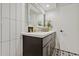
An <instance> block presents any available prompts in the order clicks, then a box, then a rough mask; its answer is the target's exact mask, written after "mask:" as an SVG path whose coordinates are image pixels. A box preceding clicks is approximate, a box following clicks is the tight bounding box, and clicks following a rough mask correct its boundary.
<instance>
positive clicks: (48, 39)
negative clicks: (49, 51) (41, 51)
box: [43, 35, 52, 47]
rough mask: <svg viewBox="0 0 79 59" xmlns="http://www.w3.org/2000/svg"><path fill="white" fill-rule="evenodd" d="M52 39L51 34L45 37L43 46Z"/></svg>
mask: <svg viewBox="0 0 79 59" xmlns="http://www.w3.org/2000/svg"><path fill="white" fill-rule="evenodd" d="M51 39H52V35H49V36H47V37H45V38H44V39H43V47H44V46H45V45H46V44H47V43H48V42H49V41H50V40H51Z"/></svg>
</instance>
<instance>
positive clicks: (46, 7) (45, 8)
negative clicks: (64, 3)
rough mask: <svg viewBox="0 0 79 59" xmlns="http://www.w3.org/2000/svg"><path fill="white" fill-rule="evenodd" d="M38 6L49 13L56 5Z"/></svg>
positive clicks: (43, 4)
mask: <svg viewBox="0 0 79 59" xmlns="http://www.w3.org/2000/svg"><path fill="white" fill-rule="evenodd" d="M39 5H40V7H41V8H42V9H43V10H44V11H50V10H52V9H55V8H56V3H39Z"/></svg>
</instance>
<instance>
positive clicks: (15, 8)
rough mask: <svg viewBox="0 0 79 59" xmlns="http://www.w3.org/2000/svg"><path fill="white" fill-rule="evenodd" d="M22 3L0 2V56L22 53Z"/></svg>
mask: <svg viewBox="0 0 79 59" xmlns="http://www.w3.org/2000/svg"><path fill="white" fill-rule="evenodd" d="M24 6H25V5H24V4H20V3H17V4H15V3H13V4H12V3H10V4H9V3H2V4H1V3H0V56H20V55H22V37H21V32H23V31H24V23H25V21H24V16H25V14H24V13H25V12H24V11H25V9H24Z"/></svg>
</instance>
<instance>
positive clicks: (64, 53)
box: [53, 49, 79, 56]
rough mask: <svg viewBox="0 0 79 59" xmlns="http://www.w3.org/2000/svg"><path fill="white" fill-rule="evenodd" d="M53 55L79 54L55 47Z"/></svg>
mask: <svg viewBox="0 0 79 59" xmlns="http://www.w3.org/2000/svg"><path fill="white" fill-rule="evenodd" d="M53 56H79V54H76V53H71V52H68V51H63V50H60V49H55V50H54V54H53Z"/></svg>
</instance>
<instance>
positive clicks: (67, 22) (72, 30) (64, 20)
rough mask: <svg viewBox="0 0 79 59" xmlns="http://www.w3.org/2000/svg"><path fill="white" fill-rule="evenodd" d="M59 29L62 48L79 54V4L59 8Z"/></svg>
mask: <svg viewBox="0 0 79 59" xmlns="http://www.w3.org/2000/svg"><path fill="white" fill-rule="evenodd" d="M57 29H58V38H59V43H60V49H62V50H66V51H70V52H74V53H78V54H79V4H69V5H67V6H61V7H58V8H57ZM61 29H62V30H63V31H64V32H63V33H60V32H59V31H60V30H61Z"/></svg>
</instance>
